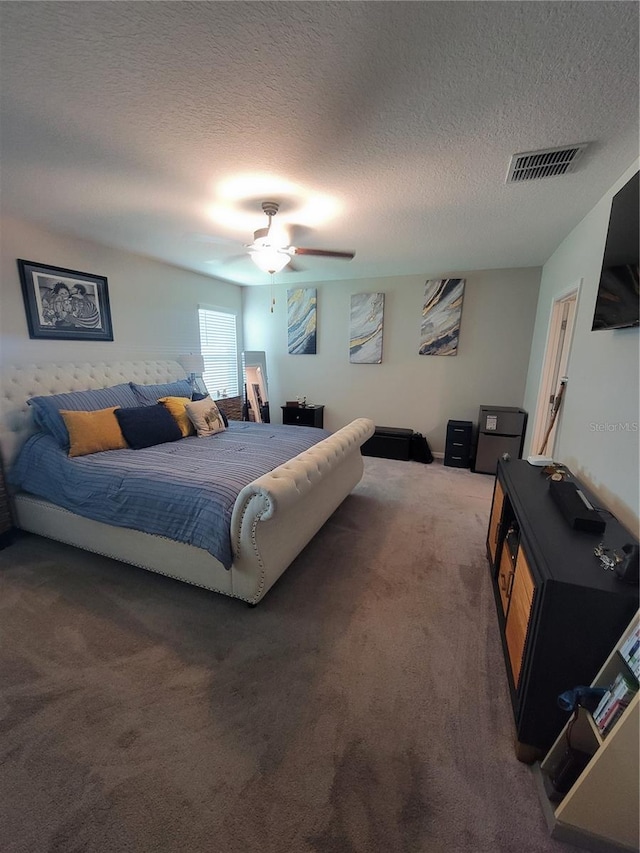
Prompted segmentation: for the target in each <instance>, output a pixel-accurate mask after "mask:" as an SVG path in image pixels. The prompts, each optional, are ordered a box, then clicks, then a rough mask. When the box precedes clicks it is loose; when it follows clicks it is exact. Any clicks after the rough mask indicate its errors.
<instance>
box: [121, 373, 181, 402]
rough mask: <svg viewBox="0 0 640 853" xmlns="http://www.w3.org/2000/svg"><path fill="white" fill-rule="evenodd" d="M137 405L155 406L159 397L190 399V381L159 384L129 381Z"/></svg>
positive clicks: (179, 380)
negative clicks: (140, 383) (139, 383)
mask: <svg viewBox="0 0 640 853" xmlns="http://www.w3.org/2000/svg"><path fill="white" fill-rule="evenodd" d="M130 384H131V387H132V388H133V393H134V394H135V395H136V400H137V405H138V406H155V404H156V403H157V402H158V400H159V399H160V397H188V398H189V399H191V383H190V382H189V380H188V379H178V380H177V381H176V382H164V383H162V384H160V385H138V383H137V382H131V383H130Z"/></svg>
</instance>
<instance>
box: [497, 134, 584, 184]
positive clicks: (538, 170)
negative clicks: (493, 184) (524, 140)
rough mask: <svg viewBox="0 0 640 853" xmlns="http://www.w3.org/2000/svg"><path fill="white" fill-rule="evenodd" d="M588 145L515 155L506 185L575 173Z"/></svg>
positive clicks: (567, 146) (566, 146) (582, 144)
mask: <svg viewBox="0 0 640 853" xmlns="http://www.w3.org/2000/svg"><path fill="white" fill-rule="evenodd" d="M587 145H588V143H587V142H583V143H581V144H580V145H565V146H563V147H562V148H545V149H544V150H542V151H525V152H524V153H522V154H514V155H513V156H512V158H511V162H510V163H509V172H508V173H507V180H506V183H507V184H519V183H520V182H521V181H537V180H539V179H540V178H553V177H555V176H556V175H566V174H567V172H573V170H574V169H575V167H576V164H577V162H578V161H579V160H580V157H582V152H583V151H584V150H585V148H586V147H587Z"/></svg>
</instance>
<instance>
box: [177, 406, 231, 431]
mask: <svg viewBox="0 0 640 853" xmlns="http://www.w3.org/2000/svg"><path fill="white" fill-rule="evenodd" d="M185 409H186V412H187V415H188V416H189V420H190V421H191V423H192V424H193V425H194V427H195V428H196V433H197V434H198V435H199V436H203V435H215V434H216V433H217V432H224V430H225V429H226V427H225V425H224V421H223V420H222V415H221V414H220V410H219V409H218V407H217V406H216V404H215V403H214V402H213V400H212V399H211V397H205V398H204V400H197V401H196V402H195V403H187V404H186V406H185Z"/></svg>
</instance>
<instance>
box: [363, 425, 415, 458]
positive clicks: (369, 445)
mask: <svg viewBox="0 0 640 853" xmlns="http://www.w3.org/2000/svg"><path fill="white" fill-rule="evenodd" d="M412 435H413V430H412V429H403V428H401V427H384V426H380V427H379V426H377V427H376V431H375V433H374V434H373V435H372V436H371V438H370V439H368V441H365V443H364V444H363V445H362V448H361V449H362V455H363V456H378V457H380V458H381V459H401V460H403V461H405V462H406V461H408V460H409V459H410V458H411V436H412Z"/></svg>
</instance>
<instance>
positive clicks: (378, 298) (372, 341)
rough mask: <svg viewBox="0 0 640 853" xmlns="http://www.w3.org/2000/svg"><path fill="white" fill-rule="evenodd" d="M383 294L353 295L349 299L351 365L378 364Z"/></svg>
mask: <svg viewBox="0 0 640 853" xmlns="http://www.w3.org/2000/svg"><path fill="white" fill-rule="evenodd" d="M383 322H384V293H354V294H353V295H352V297H351V314H350V325H349V361H350V362H351V363H352V364H380V362H381V361H382V326H383Z"/></svg>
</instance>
